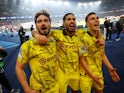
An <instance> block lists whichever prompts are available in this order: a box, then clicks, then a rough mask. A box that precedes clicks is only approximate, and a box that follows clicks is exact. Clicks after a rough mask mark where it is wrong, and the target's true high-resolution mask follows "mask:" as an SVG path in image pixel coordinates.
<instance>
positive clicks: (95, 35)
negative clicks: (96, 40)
mask: <svg viewBox="0 0 124 93" xmlns="http://www.w3.org/2000/svg"><path fill="white" fill-rule="evenodd" d="M88 34H89V35H90V36H93V37H97V35H98V32H97V31H93V30H92V31H91V30H90V31H88Z"/></svg>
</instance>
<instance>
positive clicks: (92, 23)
mask: <svg viewBox="0 0 124 93" xmlns="http://www.w3.org/2000/svg"><path fill="white" fill-rule="evenodd" d="M86 24H87V26H88V27H89V30H92V31H99V29H100V22H99V17H98V16H97V15H96V14H92V15H90V16H89V17H88V19H87V22H86Z"/></svg>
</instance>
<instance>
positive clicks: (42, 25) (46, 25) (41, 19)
mask: <svg viewBox="0 0 124 93" xmlns="http://www.w3.org/2000/svg"><path fill="white" fill-rule="evenodd" d="M36 28H37V30H38V32H39V33H40V34H41V35H45V36H47V35H48V34H49V32H50V28H51V22H50V20H49V18H48V17H47V16H45V15H39V16H38V17H37V19H36Z"/></svg>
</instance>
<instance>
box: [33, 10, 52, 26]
mask: <svg viewBox="0 0 124 93" xmlns="http://www.w3.org/2000/svg"><path fill="white" fill-rule="evenodd" d="M40 15H44V16H46V17H48V18H49V21H50V22H51V19H50V15H49V13H48V12H47V11H46V10H41V11H39V12H38V13H36V14H35V17H34V21H35V24H36V21H37V18H38V17H39V16H40Z"/></svg>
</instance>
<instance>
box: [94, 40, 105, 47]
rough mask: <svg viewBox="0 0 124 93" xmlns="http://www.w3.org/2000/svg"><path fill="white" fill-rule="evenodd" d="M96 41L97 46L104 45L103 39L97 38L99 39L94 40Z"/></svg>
mask: <svg viewBox="0 0 124 93" xmlns="http://www.w3.org/2000/svg"><path fill="white" fill-rule="evenodd" d="M96 43H97V44H98V45H99V46H104V45H105V40H104V39H101V38H99V39H97V40H96Z"/></svg>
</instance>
